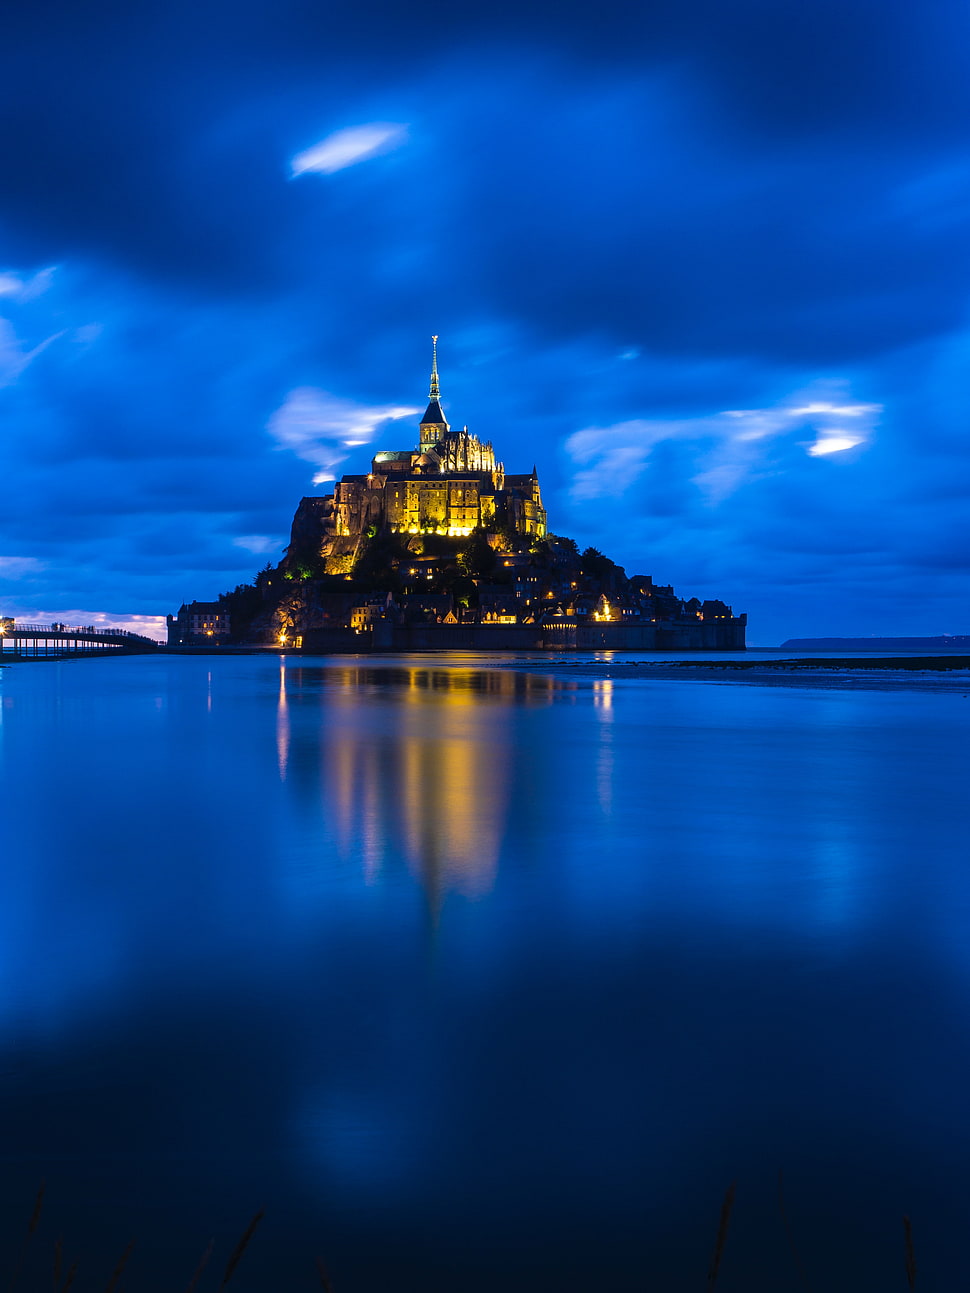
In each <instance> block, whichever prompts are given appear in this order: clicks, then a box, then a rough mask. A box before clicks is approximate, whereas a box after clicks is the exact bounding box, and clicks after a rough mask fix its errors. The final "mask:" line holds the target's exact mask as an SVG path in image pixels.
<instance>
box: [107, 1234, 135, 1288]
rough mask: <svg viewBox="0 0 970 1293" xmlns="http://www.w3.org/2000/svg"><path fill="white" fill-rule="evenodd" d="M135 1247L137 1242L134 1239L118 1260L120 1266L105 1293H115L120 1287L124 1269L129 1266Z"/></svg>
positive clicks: (116, 1268)
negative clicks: (119, 1282)
mask: <svg viewBox="0 0 970 1293" xmlns="http://www.w3.org/2000/svg"><path fill="white" fill-rule="evenodd" d="M134 1246H135V1241H134V1239H132V1241H131V1242H130V1243H129V1245H128V1247H127V1248H126V1249H125V1251H124V1252H123V1253H122V1254H121V1256H120V1257H119V1258H118V1265H117V1266H116V1267H115V1268H114V1271H113V1272H112V1275H111V1279H110V1280H108V1287H107V1288H106V1289H105V1291H104V1293H114V1291H115V1289H116V1288H117V1286H118V1281H119V1280H120V1279H121V1276H122V1273H123V1272H124V1269H125V1267H126V1266H127V1264H128V1258H129V1257H130V1256H131V1250H132V1249H133V1248H134Z"/></svg>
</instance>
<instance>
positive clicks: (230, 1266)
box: [219, 1208, 265, 1289]
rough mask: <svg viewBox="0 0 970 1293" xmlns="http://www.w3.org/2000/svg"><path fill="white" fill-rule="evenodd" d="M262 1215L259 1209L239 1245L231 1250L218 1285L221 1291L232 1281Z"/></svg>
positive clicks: (261, 1210)
mask: <svg viewBox="0 0 970 1293" xmlns="http://www.w3.org/2000/svg"><path fill="white" fill-rule="evenodd" d="M264 1215H265V1213H264V1212H263V1209H262V1208H260V1210H259V1211H258V1212H257V1213H256V1215H255V1216H254V1217H253V1219H252V1221H250V1223H249V1225H248V1226H247V1227H246V1229H245V1231H244V1232H243V1237H242V1239H240V1241H239V1243H238V1244H236V1247H235V1249H234V1250H233V1254H232V1256H231V1257H230V1258H229V1261H228V1262H227V1263H226V1273H225V1275H223V1277H222V1283H221V1284H220V1285H219V1287H220V1288H221V1289H224V1288H225V1287H226V1285H227V1284H228V1283H229V1281H230V1280H231V1279H232V1273H233V1271H234V1270H235V1269H236V1267H237V1266H238V1265H239V1259H240V1257H242V1255H243V1253H244V1252H245V1251H246V1245H247V1244H248V1243H249V1241H250V1239H252V1237H253V1235H254V1234H255V1233H256V1227H257V1226H258V1225H259V1223H260V1222H261V1221H262V1219H263V1217H264Z"/></svg>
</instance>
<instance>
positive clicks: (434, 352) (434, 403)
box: [421, 337, 448, 453]
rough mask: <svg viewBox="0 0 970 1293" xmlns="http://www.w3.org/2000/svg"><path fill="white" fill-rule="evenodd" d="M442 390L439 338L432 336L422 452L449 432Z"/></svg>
mask: <svg viewBox="0 0 970 1293" xmlns="http://www.w3.org/2000/svg"><path fill="white" fill-rule="evenodd" d="M440 395H441V391H440V389H439V387H438V338H437V337H432V338H431V391H430V393H429V396H428V400H429V403H428V407H427V408H426V409H425V411H424V417H423V418H422V419H421V452H422V453H427V452H428V450H429V449H432V448H433V447H434V446H435V445H436V444H437V443H438V441H439V440H443V439H444V438H445V436H446V435H447V434H448V423H447V422H446V421H445V415H444V413H442V411H441V404H440V403H439V397H440Z"/></svg>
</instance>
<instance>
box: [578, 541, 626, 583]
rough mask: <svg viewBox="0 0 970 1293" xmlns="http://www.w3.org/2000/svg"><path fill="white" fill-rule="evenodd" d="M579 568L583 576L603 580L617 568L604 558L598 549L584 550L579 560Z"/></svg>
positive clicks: (613, 563) (612, 562) (607, 558)
mask: <svg viewBox="0 0 970 1293" xmlns="http://www.w3.org/2000/svg"><path fill="white" fill-rule="evenodd" d="M579 567H580V569H581V570H582V572H583V574H584V575H589V576H591V578H593V579H603V578H605V576H606V575H608V574H609V573H610V572H611V571H612V570H616V568H617V566H616V563H615V562H614V561H611V560H610V559H609V557H607V556H604V555H603V553H602V552H600V550H599V548H586V549H585V551H584V552H583V554H582V556H581V557H580V559H579Z"/></svg>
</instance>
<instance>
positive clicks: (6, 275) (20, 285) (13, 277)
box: [0, 266, 54, 301]
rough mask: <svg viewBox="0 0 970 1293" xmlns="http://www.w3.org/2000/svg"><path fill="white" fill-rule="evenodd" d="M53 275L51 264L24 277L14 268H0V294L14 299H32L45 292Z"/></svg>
mask: <svg viewBox="0 0 970 1293" xmlns="http://www.w3.org/2000/svg"><path fill="white" fill-rule="evenodd" d="M53 277H54V269H53V266H50V267H48V268H47V269H42V270H39V271H38V272H37V273H36V274H31V275H29V276H28V277H24V275H23V274H21V273H19V272H18V271H16V270H0V296H6V297H8V298H12V299H13V300H15V301H32V300H33V299H34V298H35V297H37V296H40V295H41V293H42V292H46V291H47V289H48V287H50V284H51V280H52V279H53Z"/></svg>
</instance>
